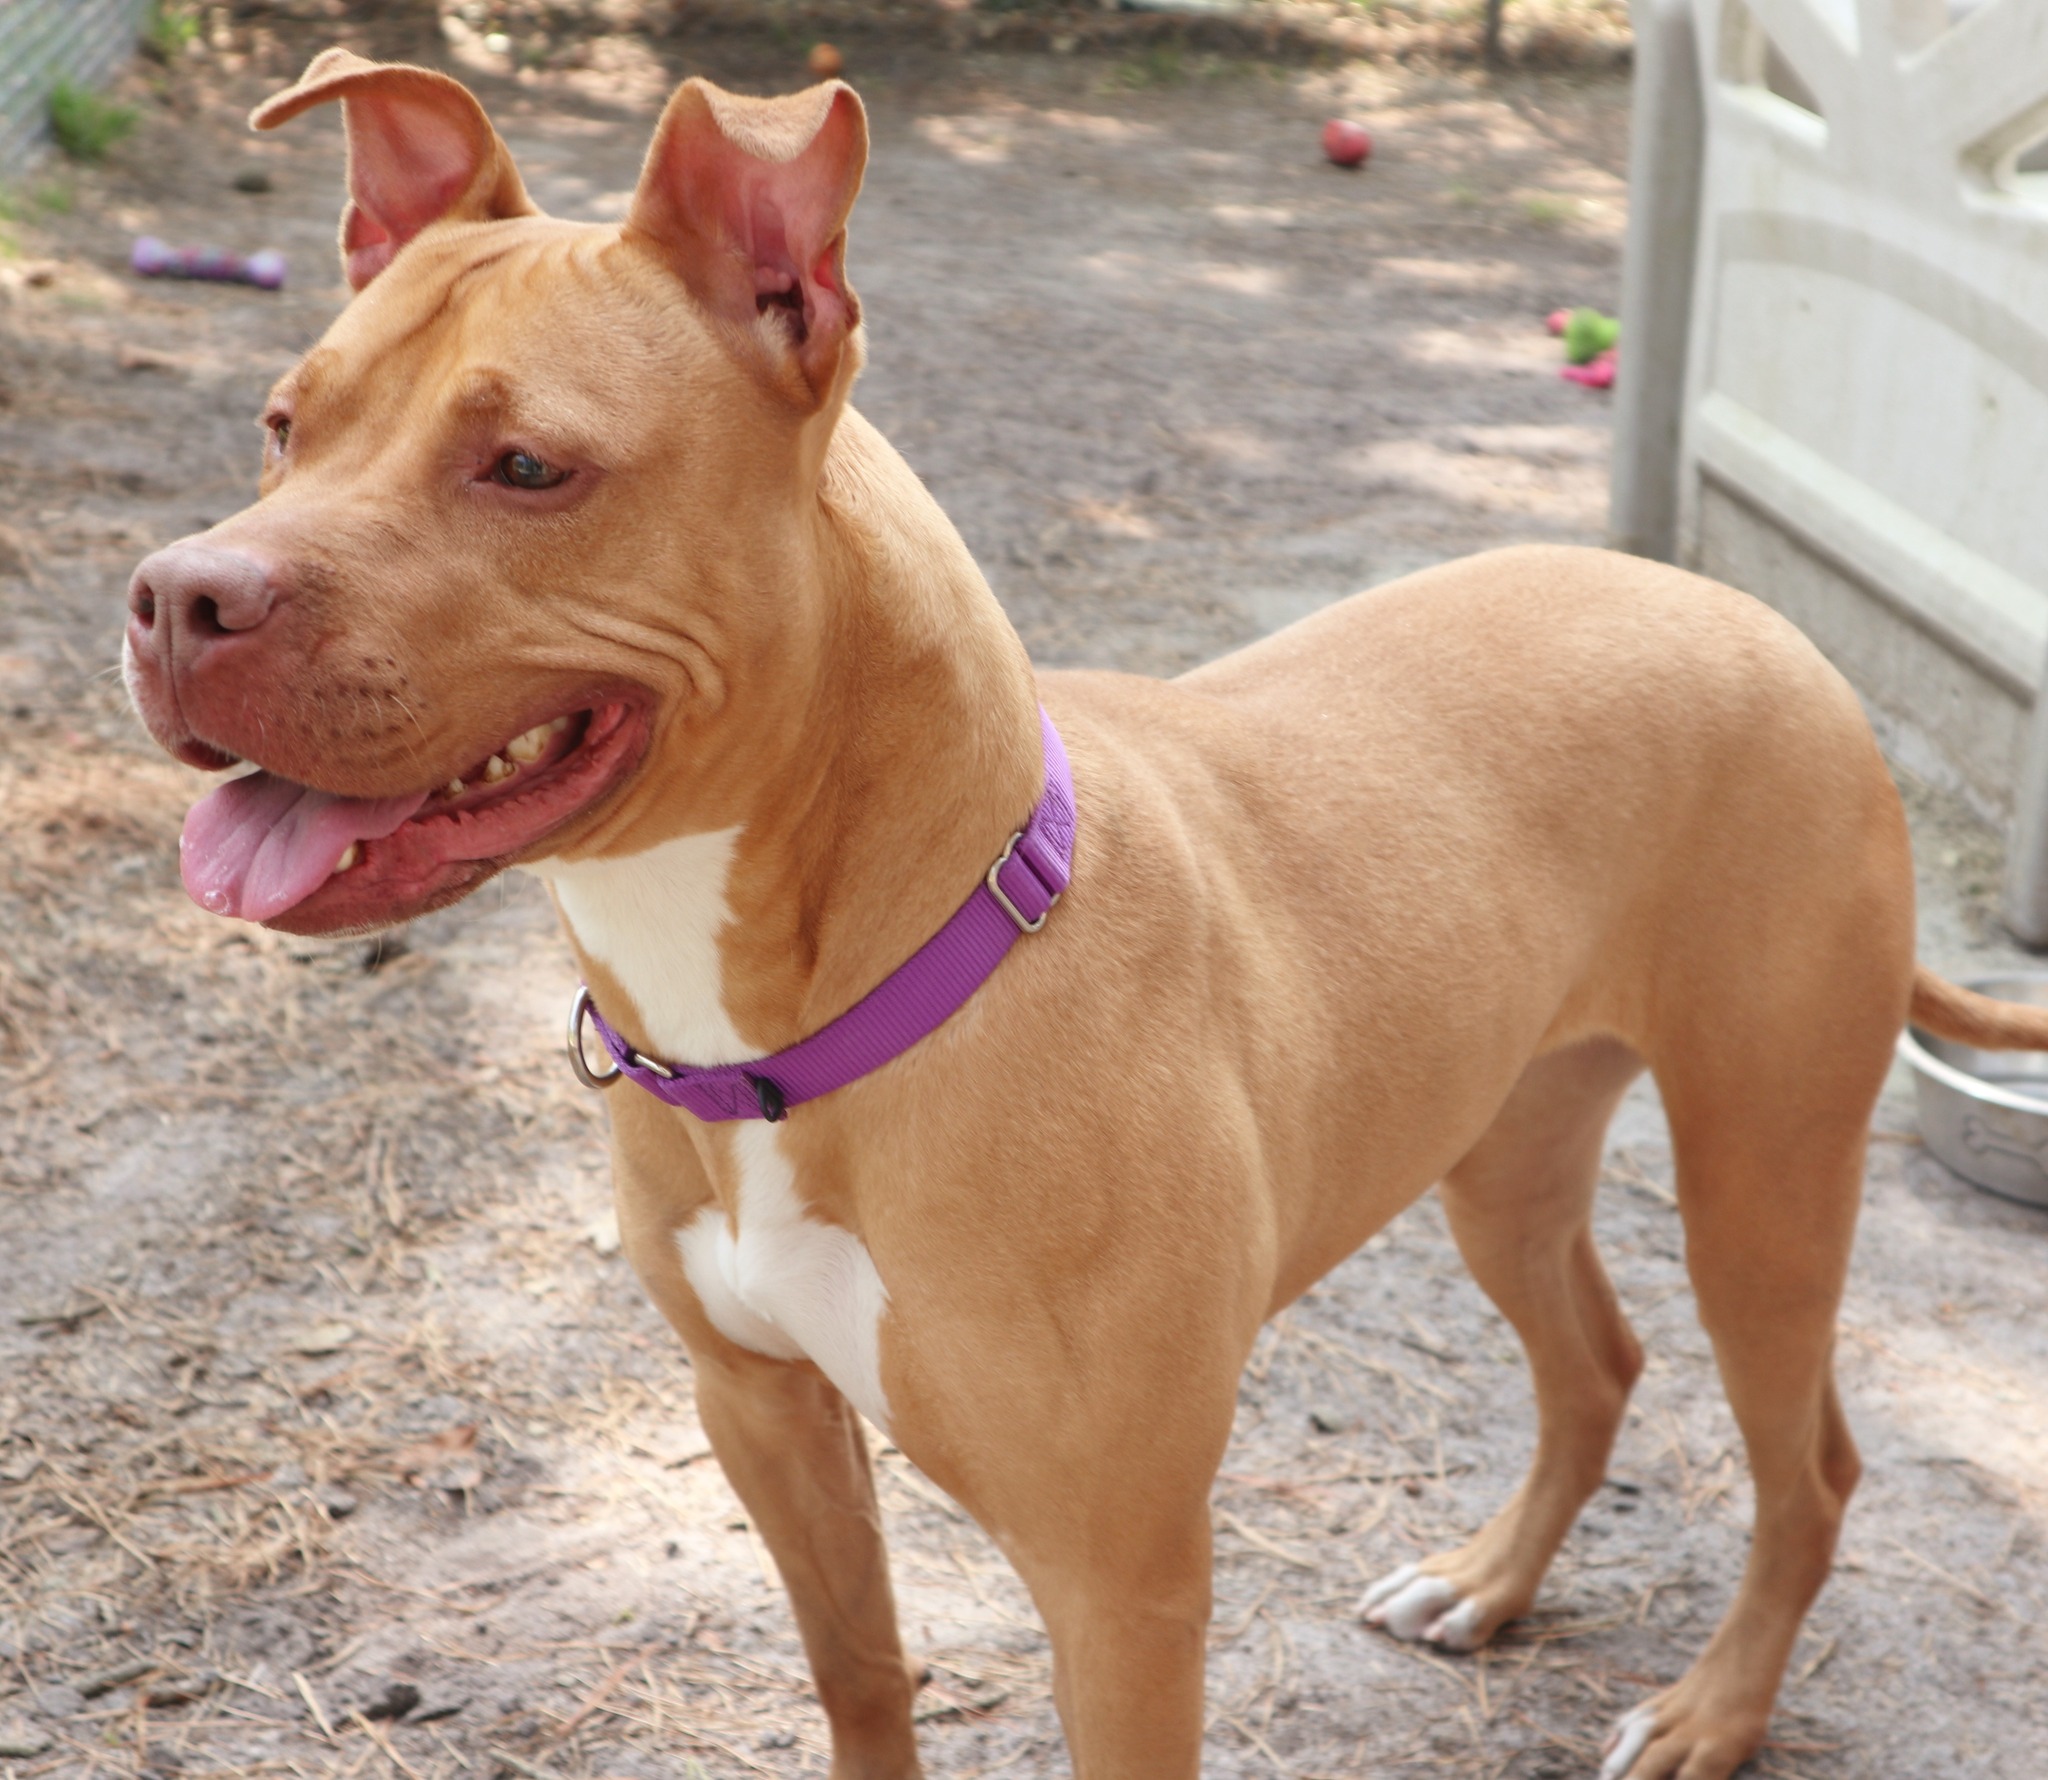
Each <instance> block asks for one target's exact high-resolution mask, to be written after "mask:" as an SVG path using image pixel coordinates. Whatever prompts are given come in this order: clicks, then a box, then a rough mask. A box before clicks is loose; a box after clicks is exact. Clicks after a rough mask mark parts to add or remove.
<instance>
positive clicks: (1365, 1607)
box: [1358, 1564, 1479, 1650]
mask: <svg viewBox="0 0 2048 1780" xmlns="http://www.w3.org/2000/svg"><path fill="white" fill-rule="evenodd" d="M1358 1612H1359V1617H1360V1618H1362V1619H1363V1620H1364V1621H1365V1623H1366V1624H1367V1625H1376V1626H1378V1627H1380V1628H1381V1629H1382V1630H1383V1631H1388V1632H1392V1633H1393V1635H1394V1636H1395V1637H1397V1638H1405V1639H1407V1640H1408V1642H1409V1643H1411V1644H1412V1643H1416V1642H1418V1641H1420V1642H1423V1643H1428V1644H1441V1645H1443V1646H1445V1647H1446V1648H1447V1649H1450V1650H1470V1649H1471V1648H1472V1647H1473V1646H1474V1645H1475V1644H1476V1643H1478V1641H1479V1639H1478V1628H1479V1603H1478V1602H1477V1601H1463V1602H1461V1601H1460V1600H1459V1599H1458V1585H1457V1584H1456V1583H1455V1582H1451V1581H1449V1580H1447V1579H1446V1578H1444V1577H1442V1576H1425V1575H1423V1573H1422V1571H1421V1569H1420V1568H1419V1567H1418V1566H1417V1565H1415V1564H1403V1565H1402V1566H1401V1567H1400V1569H1398V1570H1396V1571H1394V1572H1393V1574H1391V1575H1389V1576H1382V1577H1381V1578H1380V1579H1379V1581H1377V1582H1375V1583H1374V1584H1373V1585H1372V1587H1370V1588H1369V1589H1367V1590H1366V1591H1365V1598H1364V1599H1363V1600H1361V1601H1360V1602H1359V1603H1358Z"/></svg>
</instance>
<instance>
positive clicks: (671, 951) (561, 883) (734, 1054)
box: [532, 828, 889, 1433]
mask: <svg viewBox="0 0 2048 1780" xmlns="http://www.w3.org/2000/svg"><path fill="white" fill-rule="evenodd" d="M738 840H739V830H738V829H737V828H728V829H721V830H719V831H717V832H715V833H711V834H689V835H682V836H680V837H678V838H677V839H675V840H672V841H665V842H664V843H663V844H662V845H660V846H658V847H653V848H650V849H649V850H648V851H647V852H645V853H637V854H634V855H633V856H632V857H630V858H627V859H599V860H586V861H582V862H580V863H576V864H557V863H555V862H553V861H546V860H544V861H542V862H541V863H540V864H538V865H536V866H534V867H533V868H532V870H533V871H534V872H535V874H536V875H538V876H539V877H541V878H543V879H545V880H546V882H547V883H548V884H549V886H550V887H551V888H552V889H553V890H554V892H555V896H556V899H557V900H558V901H559V903H560V904H561V908H562V913H563V915H564V917H565V918H566V919H567V920H568V923H569V925H570V927H571V928H573V929H574V930H575V934H576V939H577V942H578V943H579V944H580V945H581V946H582V947H583V949H584V950H585V951H586V952H588V953H589V954H590V955H591V956H592V957H593V958H596V959H597V960H599V961H600V962H601V963H602V964H603V965H604V966H605V968H606V969H607V970H609V971H610V972H611V973H612V974H613V975H614V976H615V977H617V978H618V979H619V981H620V982H621V983H622V984H623V985H624V986H625V988H626V991H627V993H628V994H630V995H631V996H632V997H633V1002H634V1006H635V1009H636V1010H637V1011H638V1013H639V1015H640V1018H641V1021H642V1023H643V1024H644V1025H645V1026H646V1028H647V1038H648V1042H649V1043H650V1044H652V1045H653V1046H654V1047H655V1049H656V1050H657V1051H658V1052H659V1053H660V1054H662V1055H663V1056H665V1057H672V1058H675V1059H677V1060H678V1061H680V1062H685V1063H703V1064H710V1063H743V1062H745V1061H746V1060H747V1059H748V1058H749V1057H751V1056H753V1055H754V1054H755V1053H754V1052H753V1051H752V1050H751V1049H750V1048H749V1047H748V1046H747V1044H746V1043H745V1041H744V1040H743V1039H742V1038H741V1037H740V1035H739V1033H738V1032H737V1031H736V1030H735V1029H734V1027H733V1023H732V1017H731V1015H730V1014H728V1013H727V1011H726V1007H725V999H724V996H723V994H722V993H721V990H722V982H721V976H720V967H719V957H718V935H719V931H720V930H721V929H722V928H723V927H724V926H725V925H726V924H727V923H728V922H729V921H730V920H731V919H732V909H731V905H730V904H729V903H728V902H727V901H726V895H725V885H726V875H727V873H728V872H729V871H730V870H731V868H732V856H733V849H734V847H735V846H736V844H737V843H738ZM733 1133H734V1140H733V1159H734V1162H735V1165H736V1166H737V1168H738V1171H739V1178H738V1182H737V1191H736V1194H735V1198H734V1213H735V1215H734V1218H733V1220H732V1221H731V1222H730V1223H728V1221H727V1218H726V1215H725V1213H724V1211H723V1210H721V1209H720V1208H719V1207H718V1206H716V1205H709V1206H706V1207H705V1208H704V1209H703V1210H702V1211H700V1212H699V1213H698V1214H697V1216H696V1217H695V1218H694V1219H692V1220H691V1222H690V1223H688V1224H687V1225H685V1226H684V1227H683V1228H682V1229H681V1230H679V1231H677V1233H676V1241H677V1246H678V1247H679V1248H680V1249H681V1251H682V1260H683V1271H684V1273H685V1275H686V1276H687V1277H688V1279H689V1282H690V1288H691V1290H693V1291H694V1292H695V1293H696V1294H697V1299H698V1302H699V1303H701V1304H702V1305H703V1306H704V1314H705V1315H706V1316H708V1317H709V1318H710V1319H711V1322H712V1324H713V1325H714V1326H715V1327H716V1328H717V1329H718V1331H719V1333H720V1334H722V1335H724V1336H725V1337H726V1339H727V1340H729V1341H733V1342H736V1343H738V1344H739V1345H740V1346H741V1347H744V1348H748V1349H750V1350H751V1351H753V1352H755V1353H759V1354H766V1355H768V1356H769V1357H770V1358H772V1359H778V1360H798V1359H809V1360H811V1361H813V1362H814V1363H815V1364H816V1365H817V1367H818V1369H819V1370H820V1371H821V1372H823V1373H824V1374H825V1376H826V1377H827V1378H829V1379H831V1381H832V1382H833V1384H834V1385H836V1386H837V1387H838V1388H839V1391H840V1393H841V1394H842V1395H843V1396H844V1397H845V1398H846V1400H847V1401H848V1402H850V1403H851V1404H852V1405H853V1406H854V1408H856V1409H858V1410H859V1411H860V1412H861V1414H862V1415H864V1416H866V1417H867V1418H868V1420H869V1421H871V1422H873V1423H874V1424H875V1426H876V1427H878V1428H880V1429H881V1430H882V1431H883V1432H884V1433H886V1432H888V1428H889V1402H888V1398H887V1397H886V1396H885V1395H884V1393H883V1390H882V1367H881V1319H882V1312H883V1311H884V1310H885V1309H887V1308H888V1303H889V1294H888V1291H887V1289H886V1288H885V1287H884V1286H883V1284H882V1278H881V1275H880V1274H879V1273H878V1272H876V1270H875V1263H874V1259H873V1257H872V1256H870V1255H869V1253H868V1250H867V1245H866V1244H865V1243H863V1242H862V1241H861V1239H860V1238H859V1237H858V1236H856V1235H854V1234H853V1232H852V1231H850V1230H845V1229H842V1228H840V1227H839V1226H838V1225H836V1224H827V1223H823V1222H820V1221H819V1220H818V1219H816V1218H814V1217H812V1216H811V1215H810V1213H809V1211H808V1209H807V1208H806V1206H805V1203H804V1199H803V1196H802V1194H801V1193H799V1192H798V1190H797V1181H796V1170H795V1169H794V1168H793V1167H792V1166H791V1164H790V1161H789V1158H788V1157H787V1156H786V1155H785V1154H784V1153H783V1148H782V1142H781V1134H780V1133H779V1132H778V1131H777V1129H776V1128H775V1127H774V1126H773V1125H768V1124H763V1123H760V1122H758V1121H755V1120H751V1119H750V1120H746V1121H743V1122H740V1123H738V1124H735V1125H734V1126H733Z"/></svg>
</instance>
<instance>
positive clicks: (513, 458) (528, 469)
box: [498, 451, 569, 488]
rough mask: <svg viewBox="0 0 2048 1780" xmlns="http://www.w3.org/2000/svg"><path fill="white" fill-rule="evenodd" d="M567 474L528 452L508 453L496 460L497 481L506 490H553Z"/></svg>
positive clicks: (565, 471)
mask: <svg viewBox="0 0 2048 1780" xmlns="http://www.w3.org/2000/svg"><path fill="white" fill-rule="evenodd" d="M568 473H569V472H568V471H567V470H557V469H555V468H553V467H552V466H551V465H549V464H545V463H543V462H541V460H540V459H539V458H537V457H535V456H534V455H533V453H532V452H530V451H508V452H506V453H505V455H504V456H503V457H501V458H499V459H498V480H499V481H500V482H502V483H504V484H505V485H506V486H507V487H508V488H553V487H554V486H555V484H556V483H558V482H560V481H561V480H562V479H563V478H564V477H565V476H567V475H568Z"/></svg>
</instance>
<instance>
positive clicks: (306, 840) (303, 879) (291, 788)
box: [178, 773, 427, 921]
mask: <svg viewBox="0 0 2048 1780" xmlns="http://www.w3.org/2000/svg"><path fill="white" fill-rule="evenodd" d="M426 801H427V794H426V793H425V792H424V791H418V792H412V793H409V794H408V795H406V796H404V797H330V796H329V795H328V794H327V793H326V792H325V791H309V790H307V788H306V787H305V786H303V785H294V784H293V783H292V782H291V781H290V780H289V779H280V778H277V777H275V776H274V775H273V774H270V773H250V774H249V775H248V776H247V777H246V778H240V779H230V780H229V781H228V782H227V783H226V784H225V785H222V786H221V787H220V788H219V789H218V790H215V791H211V792H209V793H207V795H206V796H205V797H203V798H201V799H200V800H199V802H197V803H196V804H194V805H193V806H192V808H191V810H190V811H189V812H188V813H187V815H186V817H185V833H184V836H183V838H182V839H180V841H179V842H178V852H179V861H178V863H179V867H180V869H181V870H182V871H183V873H184V877H185V890H186V894H188V895H189V896H190V897H191V898H192V900H193V901H194V902H196V903H198V904H199V906H200V907H201V908H203V909H211V910H212V911H213V913H215V914H216V915H240V916H241V917H242V919H243V920H245V921H267V920H269V919H270V918H271V916H273V915H281V914H283V913H284V911H285V910H286V909H288V908H290V907H292V905H293V904H295V903H301V902H304V901H305V900H306V898H307V897H309V896H311V895H312V894H313V892H314V891H315V890H317V889H319V888H320V886H321V885H322V884H324V883H326V882H327V880H328V879H329V878H330V877H332V876H333V875H334V868H335V866H336V865H337V864H338V863H340V860H341V856H342V854H343V853H345V852H346V851H347V850H348V845H349V843H350V842H351V841H377V840H382V839H383V838H384V837H385V836H386V835H387V834H389V833H391V831H392V830H393V829H395V828H397V827H398V825H399V824H400V823H401V822H403V821H404V820H405V819H406V818H407V817H408V816H410V815H411V814H412V813H413V811H415V810H416V809H418V808H419V807H420V805H421V804H423V803H425V802H426Z"/></svg>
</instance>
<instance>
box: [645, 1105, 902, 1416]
mask: <svg viewBox="0 0 2048 1780" xmlns="http://www.w3.org/2000/svg"><path fill="white" fill-rule="evenodd" d="M733 1150H734V1154H735V1159H736V1160H737V1161H738V1163H739V1170H740V1184H739V1208H738V1209H739V1215H738V1218H737V1220H736V1222H737V1225H738V1230H737V1233H735V1231H734V1229H733V1228H732V1227H731V1226H730V1225H728V1223H727V1222H726V1217H725V1213H724V1212H723V1211H721V1210H720V1209H719V1208H718V1207H717V1206H715V1205H707V1206H706V1207H705V1208H704V1209H703V1210H702V1211H700V1212H699V1213H698V1214H697V1215H696V1217H695V1218H694V1219H692V1220H691V1222H690V1223H689V1224H687V1225H686V1226H684V1228H683V1229H681V1230H679V1231H677V1232H676V1242H677V1245H678V1246H679V1247H680V1248H681V1250H682V1253H683V1271H684V1272H685V1273H686V1274H687V1275H688V1276H689V1280H690V1285H691V1288H692V1289H693V1290H694V1291H695V1292H696V1294H697V1297H698V1300H699V1302H701V1303H702V1304H703V1306H704V1312H705V1314H706V1315H707V1316H709V1317H710V1318H711V1320H712V1321H713V1322H714V1323H716V1324H717V1325H718V1328H719V1331H720V1332H721V1333H722V1334H724V1335H725V1336H726V1337H727V1339H729V1340H732V1341H736V1342H738V1343H739V1344H740V1346H742V1347H750V1348H752V1349H754V1351H755V1352H757V1353H764V1354H772V1355H774V1356H775V1357H776V1358H778V1359H785V1360H788V1359H796V1358H798V1357H799V1356H803V1357H807V1358H809V1359H811V1360H813V1361H815V1362H816V1363H817V1366H818V1369H819V1371H821V1372H823V1373H824V1374H825V1376H826V1377H827V1378H829V1379H830V1380H831V1381H832V1382H833V1383H834V1384H835V1385H837V1386H838V1387H839V1391H840V1394H841V1395H842V1396H844V1397H845V1398H846V1400H847V1401H848V1402H849V1403H851V1404H852V1405H853V1406H854V1408H856V1409H858V1410H859V1411H860V1412H861V1414H862V1415H864V1416H866V1417H867V1418H868V1420H869V1421H871V1422H873V1423H874V1424H875V1426H876V1427H878V1428H880V1429H881V1430H882V1432H883V1433H885V1434H886V1433H887V1432H888V1431H889V1399H888V1397H887V1396H886V1395H885V1394H884V1393H883V1390H882V1356H881V1324H882V1312H883V1311H884V1310H886V1309H887V1308H888V1305H889V1293H888V1290H887V1288H886V1287H884V1286H883V1284H882V1276H881V1275H880V1274H879V1273H877V1272H876V1271H875V1263H874V1258H873V1257H872V1256H871V1255H870V1254H869V1253H868V1250H867V1244H866V1243H864V1242H862V1241H861V1239H860V1238H859V1237H858V1236H856V1235H854V1234H853V1232H852V1231H851V1230H843V1229H841V1228H840V1227H839V1226H838V1225H837V1224H825V1223H820V1222H819V1221H818V1220H817V1219H816V1218H813V1217H811V1216H810V1215H809V1214H808V1213H807V1212H806V1211H805V1209H804V1202H803V1200H802V1198H801V1197H800V1196H799V1195H798V1193H797V1190H796V1171H795V1169H793V1168H792V1167H791V1166H790V1164H789V1158H788V1157H787V1156H785V1155H784V1154H783V1150H782V1139H781V1135H780V1133H778V1132H777V1131H776V1129H775V1127H774V1126H773V1125H768V1124H763V1123H760V1122H759V1121H756V1120H751V1119H750V1120H748V1121H746V1122H745V1123H743V1124H741V1125H739V1126H737V1127H736V1128H735V1131H734V1138H733Z"/></svg>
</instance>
